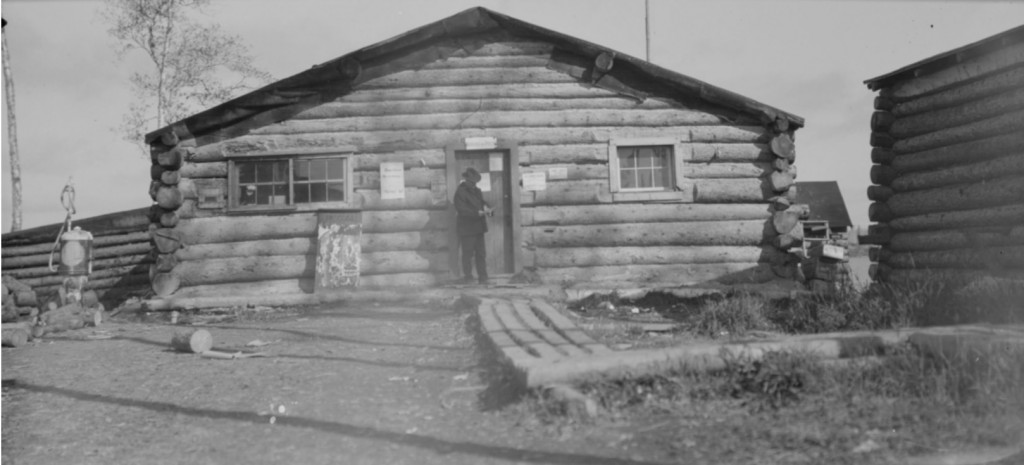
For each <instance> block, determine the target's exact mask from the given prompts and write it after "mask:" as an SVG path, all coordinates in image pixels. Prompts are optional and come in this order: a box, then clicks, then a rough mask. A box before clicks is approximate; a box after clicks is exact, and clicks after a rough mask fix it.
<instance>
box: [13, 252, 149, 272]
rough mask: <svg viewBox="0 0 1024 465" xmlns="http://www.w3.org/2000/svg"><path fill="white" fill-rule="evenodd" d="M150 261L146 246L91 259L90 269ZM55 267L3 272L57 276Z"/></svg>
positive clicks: (17, 269)
mask: <svg viewBox="0 0 1024 465" xmlns="http://www.w3.org/2000/svg"><path fill="white" fill-rule="evenodd" d="M151 261H152V258H150V256H149V249H148V248H147V249H146V251H145V252H142V253H139V254H137V255H121V256H117V257H112V258H104V259H97V260H93V262H92V269H93V273H94V274H95V273H96V272H98V271H100V270H106V269H109V268H122V267H125V266H128V265H140V264H144V263H150V262H151ZM56 269H57V266H56V265H54V269H53V270H51V269H50V267H49V266H48V264H47V265H44V266H37V267H28V268H4V272H5V273H8V274H10V275H11V276H14V277H16V278H18V279H24V278H38V277H42V276H57V271H56Z"/></svg>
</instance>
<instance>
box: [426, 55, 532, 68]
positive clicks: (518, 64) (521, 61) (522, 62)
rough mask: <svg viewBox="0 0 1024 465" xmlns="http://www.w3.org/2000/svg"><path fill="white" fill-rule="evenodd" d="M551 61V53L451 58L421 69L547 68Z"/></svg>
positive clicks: (434, 62)
mask: <svg viewBox="0 0 1024 465" xmlns="http://www.w3.org/2000/svg"><path fill="white" fill-rule="evenodd" d="M550 59H551V52H550V51H548V53H542V54H536V55H498V56H492V55H484V56H465V57H463V56H449V57H447V58H445V59H443V60H435V61H432V62H430V63H427V64H425V65H423V66H422V67H420V69H463V68H536V67H539V66H546V65H547V63H548V60H550Z"/></svg>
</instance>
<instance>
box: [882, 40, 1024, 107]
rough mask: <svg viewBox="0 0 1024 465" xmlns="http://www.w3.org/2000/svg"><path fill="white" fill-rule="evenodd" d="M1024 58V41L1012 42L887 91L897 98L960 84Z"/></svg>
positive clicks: (903, 82) (1014, 63) (898, 82)
mask: <svg viewBox="0 0 1024 465" xmlns="http://www.w3.org/2000/svg"><path fill="white" fill-rule="evenodd" d="M1022 62H1024V42H1021V43H1016V44H1011V45H1009V46H1006V47H1003V48H1000V49H998V50H995V51H993V52H991V53H986V54H984V55H981V56H977V57H973V58H970V59H967V60H965V61H963V62H961V63H958V64H956V65H953V66H950V67H948V68H944V69H941V70H939V71H936V72H933V73H928V74H925V75H923V76H919V77H915V78H913V79H906V80H901V81H897V82H895V83H893V85H892V86H891V87H890V88H889V90H888V91H887V92H886V94H887V96H890V97H892V98H894V99H898V100H905V99H909V98H912V97H916V96H919V95H923V94H927V93H930V92H935V91H939V90H942V89H945V88H947V87H950V86H953V85H957V84H959V83H961V82H963V81H967V80H969V79H971V78H976V77H979V76H984V75H986V74H991V73H995V72H998V71H1000V70H1003V69H1005V68H1010V67H1013V66H1016V65H1018V64H1020V63H1022Z"/></svg>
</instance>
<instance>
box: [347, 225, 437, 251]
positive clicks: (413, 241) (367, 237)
mask: <svg viewBox="0 0 1024 465" xmlns="http://www.w3.org/2000/svg"><path fill="white" fill-rule="evenodd" d="M360 248H361V250H362V252H363V253H376V252H399V251H421V252H437V251H442V250H447V248H448V231H446V230H426V231H406V232H393V233H371V234H363V235H362V236H361V237H360Z"/></svg>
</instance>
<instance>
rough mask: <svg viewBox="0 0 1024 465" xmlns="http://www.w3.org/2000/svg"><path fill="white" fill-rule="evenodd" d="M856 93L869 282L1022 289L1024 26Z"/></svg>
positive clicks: (904, 70)
mask: <svg viewBox="0 0 1024 465" xmlns="http://www.w3.org/2000/svg"><path fill="white" fill-rule="evenodd" d="M865 82H866V84H867V85H868V88H870V89H871V90H875V91H878V96H877V97H876V99H875V109H876V111H875V113H874V114H873V115H872V117H871V130H872V134H871V145H872V146H873V147H874V148H873V149H872V152H871V159H872V161H873V162H874V163H875V165H874V166H872V168H871V182H872V183H873V184H874V185H873V186H871V187H869V188H868V197H869V198H870V199H871V200H872V201H874V203H873V204H872V205H871V208H870V211H869V216H870V219H871V221H872V222H874V223H875V224H874V225H873V226H871V228H870V229H869V235H868V236H867V237H865V238H864V239H867V241H870V243H874V244H879V245H881V246H882V247H881V248H878V249H875V250H874V251H873V252H872V253H871V257H872V261H875V262H877V264H876V265H874V266H873V267H872V270H873V275H874V277H875V278H876V279H880V280H889V281H901V280H902V281H906V280H917V279H922V278H925V277H932V276H935V275H938V276H946V277H950V278H954V279H969V278H970V277H973V276H979V275H995V276H1004V277H1014V278H1020V277H1021V276H1022V271H1024V26H1021V27H1017V28H1014V29H1011V30H1009V31H1006V32H1003V33H1001V34H997V35H995V36H992V37H989V38H986V39H983V40H980V41H978V42H975V43H972V44H970V45H966V46H964V47H961V48H958V49H956V50H951V51H949V52H946V53H942V54H939V55H936V56H933V57H931V58H928V59H925V60H922V61H920V62H917V63H914V64H911V65H909V66H906V67H904V68H900V69H898V70H896V71H893V72H891V73H888V74H885V75H883V76H879V77H876V78H874V79H869V80H867V81H865Z"/></svg>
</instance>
